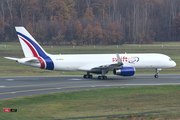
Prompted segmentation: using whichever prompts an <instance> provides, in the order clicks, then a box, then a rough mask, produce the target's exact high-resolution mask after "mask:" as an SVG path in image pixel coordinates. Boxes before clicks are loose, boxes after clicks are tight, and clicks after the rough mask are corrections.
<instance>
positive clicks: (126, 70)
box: [113, 67, 136, 76]
mask: <svg viewBox="0 0 180 120" xmlns="http://www.w3.org/2000/svg"><path fill="white" fill-rule="evenodd" d="M135 71H136V70H135V68H134V67H122V68H120V69H118V70H116V69H114V70H113V73H114V74H115V75H121V76H133V75H134V74H135Z"/></svg>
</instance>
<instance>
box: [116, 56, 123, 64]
mask: <svg viewBox="0 0 180 120" xmlns="http://www.w3.org/2000/svg"><path fill="white" fill-rule="evenodd" d="M116 56H117V62H118V65H119V66H122V65H123V63H122V61H121V59H120V57H119V54H118V53H116Z"/></svg>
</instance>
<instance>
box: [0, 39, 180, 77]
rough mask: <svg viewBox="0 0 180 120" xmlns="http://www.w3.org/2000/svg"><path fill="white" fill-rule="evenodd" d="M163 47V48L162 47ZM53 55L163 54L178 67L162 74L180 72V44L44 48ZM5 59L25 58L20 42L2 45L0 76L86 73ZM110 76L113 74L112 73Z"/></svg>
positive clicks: (139, 72)
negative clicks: (42, 67)
mask: <svg viewBox="0 0 180 120" xmlns="http://www.w3.org/2000/svg"><path fill="white" fill-rule="evenodd" d="M162 45H163V47H162ZM43 48H44V49H45V51H47V52H48V53H51V54H106V53H111V54H116V53H125V52H126V53H162V54H166V55H168V56H170V57H171V58H172V59H173V60H174V61H175V62H176V63H177V66H176V67H175V68H171V69H163V70H162V71H160V74H179V71H180V54H179V51H180V43H179V42H162V43H159V42H158V43H154V44H143V45H139V44H125V45H118V47H117V45H111V46H95V48H94V46H75V47H74V48H73V46H43ZM4 57H17V58H22V57H24V55H23V51H22V48H21V46H20V44H19V42H11V43H1V44H0V61H1V62H0V66H1V67H0V76H37V75H83V74H84V73H85V72H78V71H75V72H65V73H64V72H62V71H47V70H41V69H37V68H32V67H28V66H24V65H21V64H18V63H16V62H14V61H11V60H7V59H4ZM154 73H155V70H137V71H136V74H154ZM109 74H112V72H110V73H109Z"/></svg>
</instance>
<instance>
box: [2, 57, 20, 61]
mask: <svg viewBox="0 0 180 120" xmlns="http://www.w3.org/2000/svg"><path fill="white" fill-rule="evenodd" d="M4 58H6V59H9V60H16V61H17V60H19V59H20V58H13V57H4Z"/></svg>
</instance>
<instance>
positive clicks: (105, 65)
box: [78, 54, 123, 71]
mask: <svg viewBox="0 0 180 120" xmlns="http://www.w3.org/2000/svg"><path fill="white" fill-rule="evenodd" d="M116 56H117V63H113V64H112V62H111V63H102V62H101V63H90V64H87V65H84V66H81V67H79V68H78V70H82V71H101V70H102V69H106V70H113V69H119V68H120V67H121V66H122V65H123V63H122V61H121V59H120V57H119V55H118V54H116Z"/></svg>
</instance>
